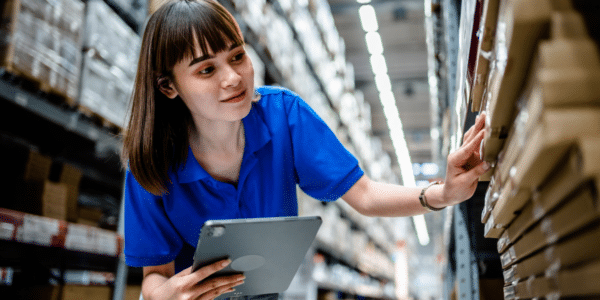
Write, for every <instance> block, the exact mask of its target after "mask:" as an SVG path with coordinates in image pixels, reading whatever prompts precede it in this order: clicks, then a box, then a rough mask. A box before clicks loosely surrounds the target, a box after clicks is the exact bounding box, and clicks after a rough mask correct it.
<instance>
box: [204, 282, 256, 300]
mask: <svg viewBox="0 0 600 300" xmlns="http://www.w3.org/2000/svg"><path fill="white" fill-rule="evenodd" d="M243 283H244V280H238V281H235V282H230V283H227V284H224V285H220V286H217V287H214V288H212V289H208V290H203V289H200V288H199V290H198V295H199V296H198V297H197V298H196V299H201V300H211V299H214V298H216V297H218V296H220V295H223V294H225V293H229V292H233V291H234V290H235V289H234V288H235V287H236V286H238V285H241V284H243Z"/></svg>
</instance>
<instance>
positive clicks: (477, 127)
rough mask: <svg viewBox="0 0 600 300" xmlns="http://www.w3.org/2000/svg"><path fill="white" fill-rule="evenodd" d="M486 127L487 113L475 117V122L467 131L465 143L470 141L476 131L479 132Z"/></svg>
mask: <svg viewBox="0 0 600 300" xmlns="http://www.w3.org/2000/svg"><path fill="white" fill-rule="evenodd" d="M483 127H485V113H483V114H480V115H478V116H477V118H476V119H475V124H473V126H471V128H469V130H468V131H467V132H466V133H465V135H464V138H463V144H466V143H468V142H470V139H471V138H472V137H473V136H475V134H476V133H479V131H481V129H483Z"/></svg>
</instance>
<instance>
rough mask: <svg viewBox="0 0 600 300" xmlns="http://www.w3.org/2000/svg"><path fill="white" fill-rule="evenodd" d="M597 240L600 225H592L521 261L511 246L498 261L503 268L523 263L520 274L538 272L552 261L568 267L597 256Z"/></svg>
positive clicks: (599, 251) (599, 234)
mask: <svg viewBox="0 0 600 300" xmlns="http://www.w3.org/2000/svg"><path fill="white" fill-rule="evenodd" d="M598 240H600V226H593V228H587V229H585V230H583V231H581V232H577V233H576V234H572V235H570V236H569V237H567V238H565V239H564V240H561V241H559V242H558V243H557V244H554V245H550V246H548V247H547V248H546V249H544V250H543V251H540V252H537V253H535V254H534V255H532V256H531V257H529V258H527V259H526V260H523V261H519V260H520V259H521V258H518V257H517V253H516V251H515V249H514V247H513V246H511V247H509V248H508V250H507V251H506V252H504V253H503V254H502V255H500V262H501V264H502V267H503V268H504V269H508V268H509V267H511V266H512V265H514V264H515V263H517V265H525V266H524V267H523V268H522V269H523V270H522V271H521V272H522V274H524V273H529V274H539V273H541V272H544V271H545V270H546V269H547V268H548V267H549V266H551V265H552V264H553V263H559V264H560V266H561V267H568V266H571V265H574V264H577V263H580V262H583V261H586V260H589V259H592V258H596V257H598V255H599V254H600V249H598ZM522 276H525V275H522Z"/></svg>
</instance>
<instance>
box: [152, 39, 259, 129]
mask: <svg viewBox="0 0 600 300" xmlns="http://www.w3.org/2000/svg"><path fill="white" fill-rule="evenodd" d="M193 52H194V55H192V56H193V57H187V58H185V59H183V60H182V61H180V62H178V63H177V64H176V65H175V67H174V68H173V75H174V85H173V83H171V84H170V87H171V88H170V90H172V92H171V93H168V92H165V91H164V90H162V91H163V93H165V95H167V97H169V98H171V99H173V98H175V97H176V96H180V97H181V99H182V100H183V102H184V103H185V104H186V106H187V107H188V108H189V110H190V112H191V114H192V116H193V117H194V119H198V118H200V120H204V121H239V120H241V119H242V118H244V117H245V116H247V115H248V113H249V112H250V108H251V106H252V99H253V98H254V68H253V67H252V62H251V61H250V58H249V57H248V55H247V54H246V51H245V49H244V46H243V45H231V46H230V47H229V48H228V49H226V50H224V51H221V52H218V53H202V50H201V49H200V47H199V46H197V47H196V49H195V51H193Z"/></svg>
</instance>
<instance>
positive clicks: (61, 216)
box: [18, 180, 68, 220]
mask: <svg viewBox="0 0 600 300" xmlns="http://www.w3.org/2000/svg"><path fill="white" fill-rule="evenodd" d="M67 199H68V186H67V185H66V184H64V183H56V182H52V181H49V180H45V181H43V182H27V183H24V184H23V185H22V187H21V192H20V193H19V196H18V201H20V202H21V203H22V205H21V207H20V210H19V211H22V212H25V213H30V214H35V215H40V216H45V217H49V218H54V219H58V220H66V218H67Z"/></svg>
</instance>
